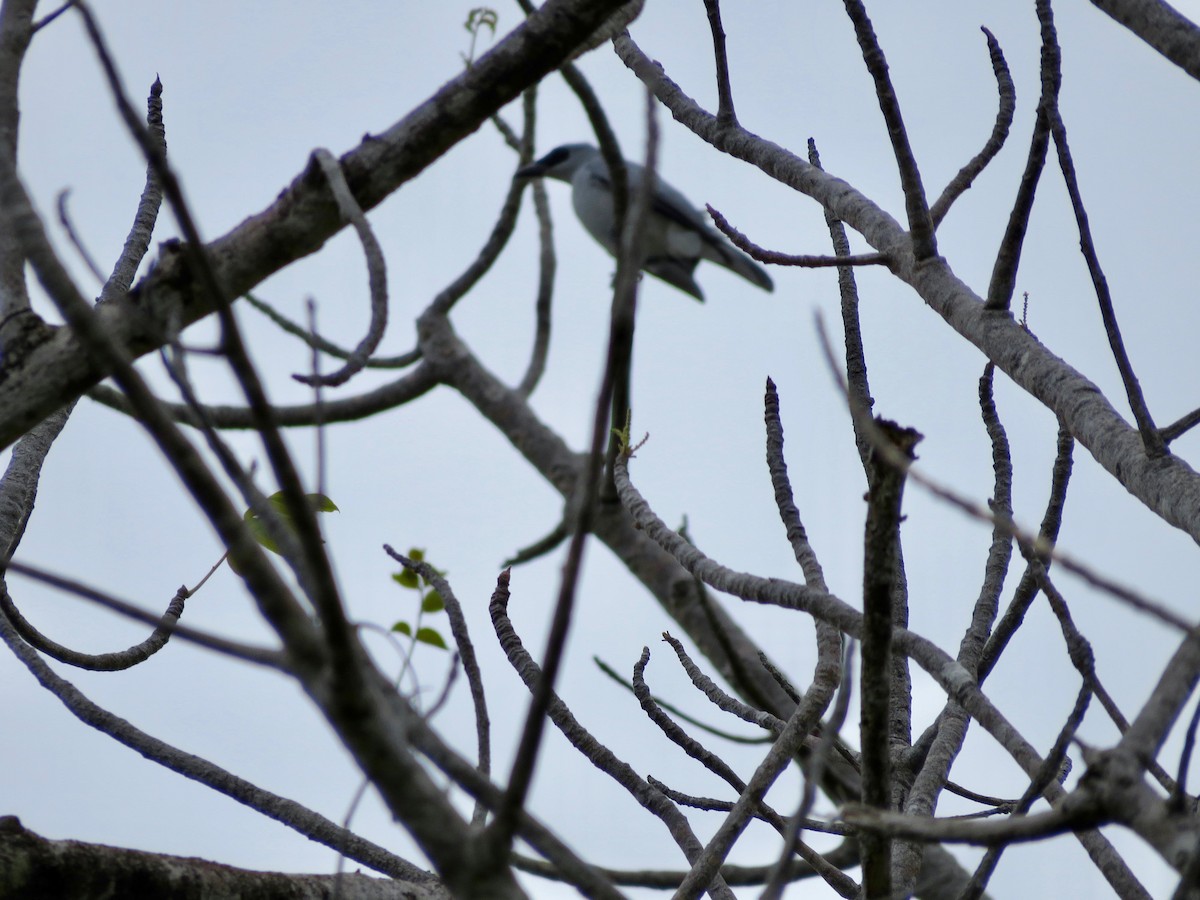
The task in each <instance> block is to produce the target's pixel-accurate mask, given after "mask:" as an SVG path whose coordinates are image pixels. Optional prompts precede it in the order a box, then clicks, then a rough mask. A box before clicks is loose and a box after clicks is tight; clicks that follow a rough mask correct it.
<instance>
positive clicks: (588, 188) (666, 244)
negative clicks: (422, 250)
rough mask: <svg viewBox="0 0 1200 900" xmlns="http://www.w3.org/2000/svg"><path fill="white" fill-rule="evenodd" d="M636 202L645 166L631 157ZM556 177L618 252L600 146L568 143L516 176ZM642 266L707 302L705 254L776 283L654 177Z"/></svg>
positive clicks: (765, 285)
mask: <svg viewBox="0 0 1200 900" xmlns="http://www.w3.org/2000/svg"><path fill="white" fill-rule="evenodd" d="M625 168H626V171H627V172H628V182H629V196H630V202H631V203H632V201H633V198H634V197H635V196H636V193H637V190H638V188H639V187H640V186H641V184H642V179H643V178H644V177H645V171H646V170H645V169H644V168H643V167H642V166H639V165H638V164H637V163H634V162H629V161H628V160H626V162H625ZM543 177H544V178H554V179H557V180H558V181H565V182H566V183H567V184H569V185H571V202H572V205H573V206H574V207H575V215H577V216H578V217H579V221H580V222H582V223H583V227H584V228H586V229H587V230H588V233H589V234H591V236H592V237H594V238H595V239H596V240H597V241H598V242H599V243H600V245H601V246H603V247H604V249H605V250H607V251H608V252H609V253H611V254H612V255H613V256H614V257H615V256H616V255H617V233H616V222H615V221H614V220H615V215H614V212H613V196H612V178H611V176H610V174H609V171H608V164H607V163H605V161H604V157H603V155H601V153H600V151H599V149H597V148H596V147H594V146H592V145H591V144H563V145H562V146H561V147H556V148H555V149H553V150H551V151H550V152H549V153H547V154H546V155H545V156H543V157H542V158H541V159H539V160H538V161H537V162H535V163H533V164H532V165H528V166H525V167H524V168H521V169H518V170H517V173H516V174H515V175H514V176H513V178H518V179H521V178H543ZM641 256H642V260H641V266H640V267H641V269H642V270H643V271H645V272H649V273H650V274H651V275H653V276H655V277H656V278H661V279H662V280H663V281H665V282H667V283H668V284H671V285H674V286H675V287H677V288H679V289H680V290H681V291H683V292H684V293H686V294H690V295H691V296H692V297H695V298H696V299H697V300H699V301H700V302H701V303H703V302H704V292H703V291H701V290H700V286H699V285H698V284H696V279H695V277H694V273H695V271H696V266H697V264H698V263H699V262H700V260H702V259H707V260H709V261H710V262H715V263H716V264H717V265H719V266H724V267H725V268H726V269H729V270H730V271H732V272H735V273H737V274H738V275H741V276H742V277H743V278H745V279H746V280H747V281H749V282H750V283H751V284H753V285H755V286H757V287H760V288H762V289H763V290H764V291H773V290H774V289H775V285H774V283H773V282H772V281H771V276H770V275H768V274H767V273H766V272H765V271H764V270H763V269H762V267H761V266H759V265H758V264H757V263H755V262H754V261H753V260H751V259H750V257H748V256H746V254H744V253H742V252H741V251H740V250H738V249H736V248H735V247H734V246H733V245H732V244H730V243H729V241H727V240H726V239H725V237H724V236H723V235H721V234H720V233H719V232H717V231H716V230H715V229H713V228H712V227H711V226H710V225H709V224H708V220H707V219H706V218H705V216H704V214H703V213H701V212H700V211H699V210H698V209H696V207H694V206H692V204H691V203H689V202H688V199H687V198H686V197H685V196H683V194H681V193H680V192H679V191H678V190H676V189H675V188H673V187H671V185H669V184H667V183H666V182H665V181H663V180H662V179H661V178H658V177H657V174H656V176H655V179H654V196H653V197H652V198H651V200H650V206H649V209H648V211H647V214H646V222H645V229H644V232H643V238H642V252H641Z"/></svg>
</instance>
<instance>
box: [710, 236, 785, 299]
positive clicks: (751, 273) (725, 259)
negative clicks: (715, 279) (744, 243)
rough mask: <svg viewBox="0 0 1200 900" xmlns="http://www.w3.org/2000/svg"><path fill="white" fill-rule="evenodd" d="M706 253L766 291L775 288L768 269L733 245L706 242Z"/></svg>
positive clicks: (720, 264) (713, 259)
mask: <svg viewBox="0 0 1200 900" xmlns="http://www.w3.org/2000/svg"><path fill="white" fill-rule="evenodd" d="M705 249H706V250H707V251H712V252H706V253H705V254H704V256H705V258H707V259H710V260H712V261H713V262H715V263H716V264H717V265H719V266H724V267H725V268H727V269H729V270H730V271H731V272H736V273H737V274H739V275H741V276H742V277H743V278H745V279H746V280H747V281H749V282H750V283H751V284H754V285H757V286H758V287H760V288H762V289H763V290H764V291H773V290H775V282H773V281H772V280H771V276H770V275H768V274H767V272H766V269H764V268H763V267H762V266H760V265H759V264H758V263H756V262H755V261H754V260H752V259H751V258H750V257H748V256H747V255H746V254H744V253H742V252H741V251H740V250H737V249H735V248H733V247H730V246H728V245H727V244H725V243H723V242H722V243H719V244H718V243H712V242H706V243H705Z"/></svg>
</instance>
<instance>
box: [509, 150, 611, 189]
mask: <svg viewBox="0 0 1200 900" xmlns="http://www.w3.org/2000/svg"><path fill="white" fill-rule="evenodd" d="M599 155H600V151H599V150H597V149H596V148H595V147H593V146H592V145H591V144H563V145H562V146H561V147H555V148H554V149H553V150H551V151H550V152H549V153H547V154H546V155H545V156H543V157H542V158H541V159H539V160H538V161H537V162H535V163H533V164H532V165H528V166H525V168H523V169H518V170H517V174H516V175H514V176H513V178H557V179H558V180H559V181H566V182H570V181H571V178H572V176H573V175H574V174H575V172H576V171H577V170H578V169H579V167H580V166H582V165H586V164H587V163H588V162H590V161H591V160H593V159H595V158H596V157H597V156H599Z"/></svg>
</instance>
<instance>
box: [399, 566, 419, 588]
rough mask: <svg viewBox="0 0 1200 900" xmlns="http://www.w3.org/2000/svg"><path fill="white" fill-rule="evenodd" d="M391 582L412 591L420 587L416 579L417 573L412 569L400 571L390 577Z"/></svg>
mask: <svg viewBox="0 0 1200 900" xmlns="http://www.w3.org/2000/svg"><path fill="white" fill-rule="evenodd" d="M392 580H393V581H394V582H396V584H398V585H400V587H406V588H409V589H410V590H414V591H415V590H416V589H417V588H419V587H420V586H421V582H420V580H419V579H418V578H417V573H416V572H414V571H413V570H412V569H401V570H400V571H399V572H397V573H396V574H395V575H393V576H392Z"/></svg>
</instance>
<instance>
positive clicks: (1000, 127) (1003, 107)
mask: <svg viewBox="0 0 1200 900" xmlns="http://www.w3.org/2000/svg"><path fill="white" fill-rule="evenodd" d="M980 31H982V32H983V34H984V36H985V37H986V38H987V45H988V54H989V55H990V56H991V58H992V72H993V73H994V74H995V76H996V87H997V89H998V91H999V93H1000V106H999V108H998V109H997V110H996V122H995V124H994V125H992V133H991V135H990V136H989V137H988V139H987V143H985V144H984V145H983V149H982V150H980V151H979V152H978V153H977V154H975V156H974V157H972V158H971V161H970V162H968V163H967V164H966V165H965V166H963V167H962V168H961V169H959V170H958V174H957V175H955V176H954V177H953V178H952V179H951V180H950V183H949V184H948V185H946V188H945V190H943V191H942V195H941V196H940V197H938V198H937V200H935V201H934V204H933V206H931V207H930V208H929V218H930V219H932V220H933V227H934V228H937V227H938V225H939V224H941V221H942V219H944V218H946V213H948V212H949V211H950V206H951V205H952V204H953V203H954V201H955V200H957V199H958V198H959V197H961V196H962V195H963V193H964V192H966V191H967V190H968V189H969V188H970V187H971V185H972V184H973V183H974V181H975V179H976V178H978V177H979V175H980V173H981V172H983V170H984V169H985V168H987V165H988V163H990V162H991V161H992V160H993V159H995V157H996V154H997V153H999V152H1000V149H1001V148H1002V147H1003V146H1004V142H1005V141H1006V140H1007V139H1008V132H1009V129H1010V128H1012V122H1013V116H1014V115H1015V113H1016V110H1017V90H1016V88H1015V87H1014V85H1013V80H1012V74H1011V73H1010V72H1009V71H1008V63H1007V62H1006V61H1005V59H1004V53H1003V51H1001V49H1000V42H999V41H997V40H996V37H995V35H993V34H992V33H991V32H990V31H988V30H987V29H986V28H980Z"/></svg>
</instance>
